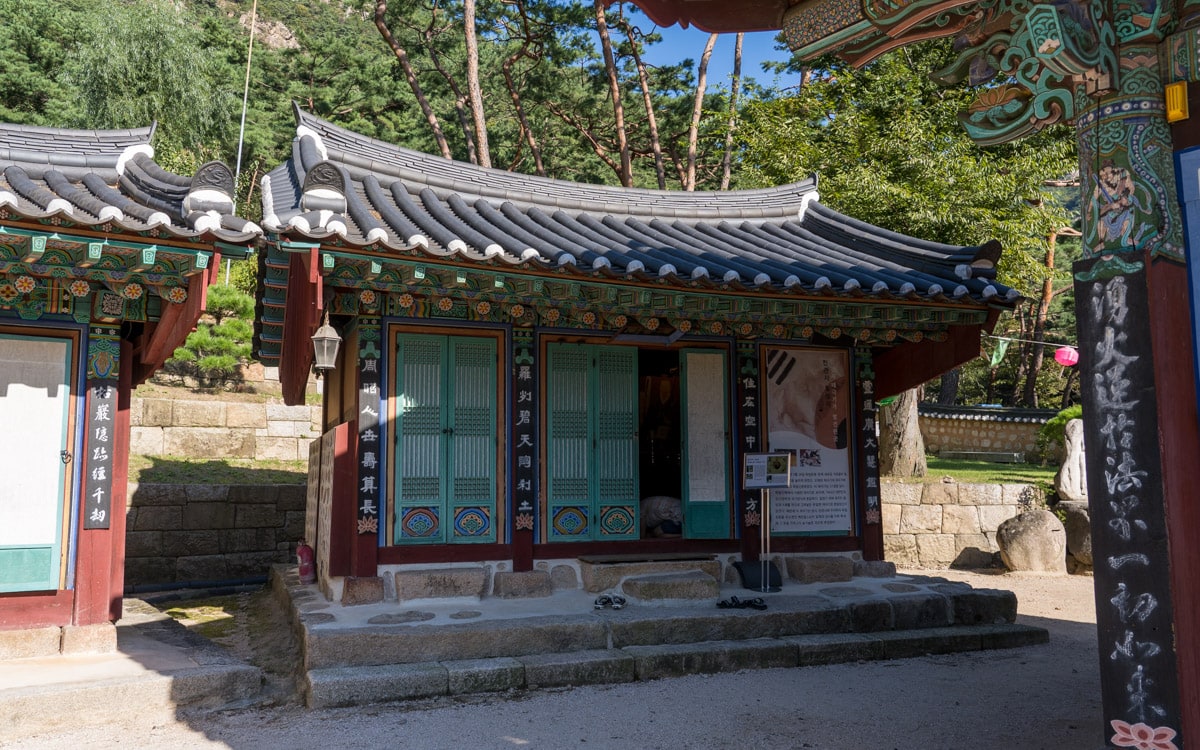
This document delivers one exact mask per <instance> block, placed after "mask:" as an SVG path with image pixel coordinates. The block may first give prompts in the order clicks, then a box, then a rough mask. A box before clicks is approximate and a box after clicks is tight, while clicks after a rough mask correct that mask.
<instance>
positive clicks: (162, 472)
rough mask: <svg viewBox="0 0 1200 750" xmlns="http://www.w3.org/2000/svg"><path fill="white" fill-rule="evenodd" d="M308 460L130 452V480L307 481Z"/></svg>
mask: <svg viewBox="0 0 1200 750" xmlns="http://www.w3.org/2000/svg"><path fill="white" fill-rule="evenodd" d="M307 480H308V461H268V460H256V459H252V458H217V459H211V458H210V459H199V458H176V457H168V456H130V457H129V481H130V482H136V483H146V484H304V483H305V482H306V481H307Z"/></svg>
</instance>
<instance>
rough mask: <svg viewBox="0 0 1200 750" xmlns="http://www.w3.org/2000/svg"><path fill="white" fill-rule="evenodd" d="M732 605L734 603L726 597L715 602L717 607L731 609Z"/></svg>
mask: <svg viewBox="0 0 1200 750" xmlns="http://www.w3.org/2000/svg"><path fill="white" fill-rule="evenodd" d="M734 606H736V605H734V603H733V602H731V601H729V600H728V599H722V600H721V601H719V602H717V607H718V608H719V609H733V608H734Z"/></svg>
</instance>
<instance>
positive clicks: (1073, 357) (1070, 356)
mask: <svg viewBox="0 0 1200 750" xmlns="http://www.w3.org/2000/svg"><path fill="white" fill-rule="evenodd" d="M1054 361H1055V362H1057V363H1059V364H1060V365H1062V366H1063V367H1073V366H1074V365H1075V364H1077V363H1078V362H1079V350H1078V349H1076V348H1075V347H1073V346H1060V347H1059V348H1058V349H1057V350H1055V352H1054Z"/></svg>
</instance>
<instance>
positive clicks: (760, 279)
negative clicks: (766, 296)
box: [754, 273, 771, 286]
mask: <svg viewBox="0 0 1200 750" xmlns="http://www.w3.org/2000/svg"><path fill="white" fill-rule="evenodd" d="M770 283H771V277H770V276H768V275H767V274H765V273H760V274H759V275H757V276H755V277H754V284H755V285H756V286H764V285H766V284H770Z"/></svg>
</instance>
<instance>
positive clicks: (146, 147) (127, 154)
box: [116, 143, 154, 175]
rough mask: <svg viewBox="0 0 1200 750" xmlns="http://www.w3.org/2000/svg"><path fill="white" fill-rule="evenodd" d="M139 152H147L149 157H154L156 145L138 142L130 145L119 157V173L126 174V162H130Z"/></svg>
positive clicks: (117, 168) (117, 167)
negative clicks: (135, 144)
mask: <svg viewBox="0 0 1200 750" xmlns="http://www.w3.org/2000/svg"><path fill="white" fill-rule="evenodd" d="M138 154H145V155H146V156H148V157H149V158H151V159H153V158H154V147H153V146H151V145H150V144H149V143H141V144H138V145H137V146H129V147H128V148H126V149H125V150H124V151H122V152H121V155H120V156H119V157H117V166H116V170H117V174H119V175H124V174H125V164H126V163H128V162H129V160H130V159H132V158H133V157H135V156H137V155H138Z"/></svg>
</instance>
